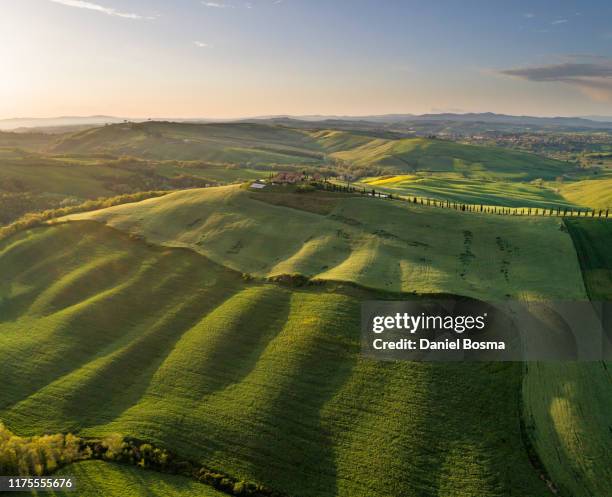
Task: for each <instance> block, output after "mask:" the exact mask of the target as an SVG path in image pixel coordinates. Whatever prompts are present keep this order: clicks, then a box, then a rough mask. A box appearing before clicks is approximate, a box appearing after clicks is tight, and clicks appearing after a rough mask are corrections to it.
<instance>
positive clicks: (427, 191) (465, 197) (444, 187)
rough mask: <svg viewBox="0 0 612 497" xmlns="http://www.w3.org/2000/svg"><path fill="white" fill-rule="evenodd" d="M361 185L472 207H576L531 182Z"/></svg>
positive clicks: (405, 179) (403, 180)
mask: <svg viewBox="0 0 612 497" xmlns="http://www.w3.org/2000/svg"><path fill="white" fill-rule="evenodd" d="M358 184H362V185H363V186H364V187H365V188H376V190H380V191H383V192H387V193H393V194H396V193H397V194H399V195H406V196H415V195H416V196H419V197H427V198H435V199H439V200H450V201H452V202H464V203H468V204H484V205H500V206H507V207H541V208H551V207H558V206H562V207H564V206H567V207H569V206H574V205H576V204H573V203H572V202H570V201H568V200H567V199H566V198H564V197H563V196H561V195H559V194H558V193H556V192H555V191H554V190H553V189H551V188H547V187H541V186H538V185H534V184H530V183H520V182H512V181H498V180H494V179H493V180H491V179H483V178H480V179H479V178H469V177H467V178H466V177H464V176H462V175H459V174H456V173H438V174H435V175H427V176H425V175H398V176H392V177H382V178H377V177H374V178H364V179H363V180H362V181H360V182H359V183H358ZM580 205H583V204H580ZM586 205H589V204H586Z"/></svg>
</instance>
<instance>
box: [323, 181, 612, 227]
mask: <svg viewBox="0 0 612 497" xmlns="http://www.w3.org/2000/svg"><path fill="white" fill-rule="evenodd" d="M313 186H314V187H315V188H318V189H321V190H327V191H335V192H344V193H352V194H360V195H364V196H368V197H377V198H387V199H389V200H401V201H404V202H410V203H412V204H418V205H423V206H429V207H439V208H443V209H454V210H457V211H462V212H479V213H482V214H498V215H505V216H557V217H590V218H601V219H609V218H610V209H578V208H574V207H565V206H564V207H561V206H557V207H503V206H495V205H484V204H468V203H461V202H456V201H452V200H439V199H435V198H427V197H417V196H402V195H397V194H395V195H394V194H393V193H383V192H380V191H377V190H376V189H374V188H372V189H367V188H365V187H362V188H358V187H355V186H353V185H351V184H349V183H347V184H346V185H342V184H338V183H334V182H330V181H321V182H316V183H314V184H313Z"/></svg>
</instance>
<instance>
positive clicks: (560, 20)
mask: <svg viewBox="0 0 612 497" xmlns="http://www.w3.org/2000/svg"><path fill="white" fill-rule="evenodd" d="M566 22H568V20H567V19H557V20H556V21H553V22H551V24H553V25H555V24H565V23H566Z"/></svg>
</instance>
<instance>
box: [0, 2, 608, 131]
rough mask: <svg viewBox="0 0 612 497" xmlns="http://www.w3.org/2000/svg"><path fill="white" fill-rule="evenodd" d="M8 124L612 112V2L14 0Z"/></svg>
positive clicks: (8, 6)
mask: <svg viewBox="0 0 612 497" xmlns="http://www.w3.org/2000/svg"><path fill="white" fill-rule="evenodd" d="M0 67H1V68H2V71H1V75H2V76H1V77H0V119H2V118H13V117H51V116H66V115H94V114H103V115H113V116H121V117H133V118H148V117H150V118H173V117H174V118H179V117H180V118H238V117H247V116H262V115H281V114H282V115H284V114H289V115H315V114H316V115H318V114H321V115H373V114H388V113H413V114H422V113H428V112H436V113H437V112H499V113H506V114H528V115H542V116H556V115H568V116H570V115H571V116H575V115H608V116H610V115H612V2H610V1H609V0H582V1H565V0H556V1H545V0H531V1H522V0H514V1H512V2H506V1H503V0H486V1H485V0H461V1H458V0H444V1H436V0H427V1H425V0H423V1H417V0H403V1H399V0H249V1H245V0H87V1H84V0H2V1H1V2H0Z"/></svg>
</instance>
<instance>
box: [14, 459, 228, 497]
mask: <svg viewBox="0 0 612 497" xmlns="http://www.w3.org/2000/svg"><path fill="white" fill-rule="evenodd" d="M62 475H66V476H70V477H73V478H74V479H75V480H76V481H77V485H78V488H77V490H76V492H73V491H66V492H58V491H55V492H32V493H31V494H30V495H37V496H39V497H74V495H75V494H76V495H78V496H79V497H100V496H102V495H103V496H104V497H223V496H225V495H227V494H224V493H221V492H218V491H216V490H214V489H213V488H211V487H208V486H206V485H202V484H200V483H197V482H195V481H193V480H191V479H189V478H185V477H183V476H174V475H164V474H161V473H155V472H153V471H144V470H142V469H138V468H133V467H129V466H121V465H119V464H109V463H106V462H102V461H86V462H81V463H76V464H71V465H70V466H67V467H66V468H64V469H62V470H61V471H59V472H58V473H57V476H62ZM22 495H23V494H22Z"/></svg>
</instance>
